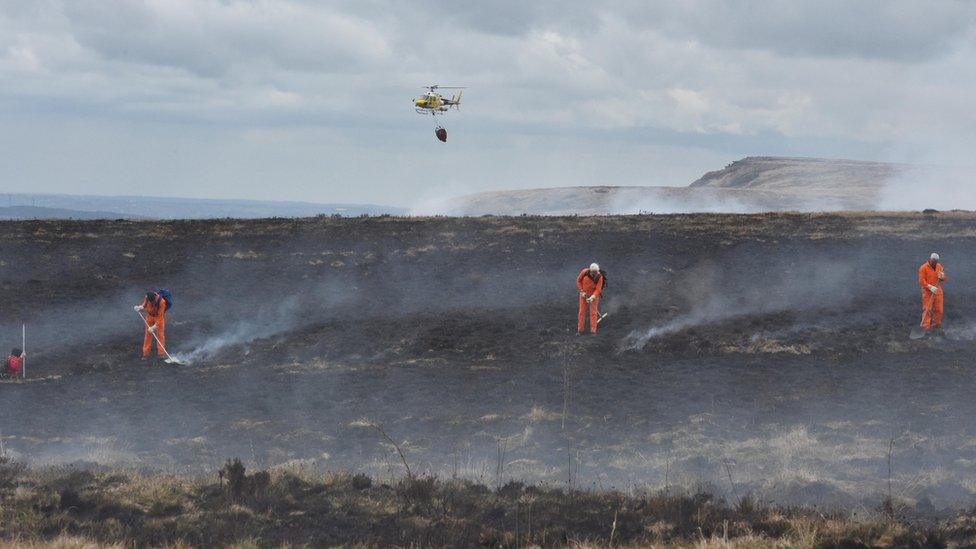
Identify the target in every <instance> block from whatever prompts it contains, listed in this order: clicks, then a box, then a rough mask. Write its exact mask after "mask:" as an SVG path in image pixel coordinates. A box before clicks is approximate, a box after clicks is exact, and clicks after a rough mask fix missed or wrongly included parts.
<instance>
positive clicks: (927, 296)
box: [918, 261, 946, 330]
mask: <svg viewBox="0 0 976 549" xmlns="http://www.w3.org/2000/svg"><path fill="white" fill-rule="evenodd" d="M940 275H941V276H940ZM945 279H946V276H945V271H943V270H942V263H936V264H935V267H933V266H932V265H931V264H930V263H929V262H928V261H926V262H925V263H922V266H921V267H919V268H918V284H919V286H921V287H922V324H921V326H922V328H925V329H926V330H928V329H930V328H933V327H935V328H938V327H940V326H942V307H943V296H942V281H943V280H945ZM929 286H935V287H936V288H938V290H937V291H936V293H934V294H933V293H932V290H929Z"/></svg>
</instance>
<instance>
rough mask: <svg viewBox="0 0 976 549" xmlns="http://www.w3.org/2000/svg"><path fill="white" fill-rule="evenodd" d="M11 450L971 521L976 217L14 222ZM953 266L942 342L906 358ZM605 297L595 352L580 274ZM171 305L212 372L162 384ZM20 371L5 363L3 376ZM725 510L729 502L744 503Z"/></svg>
mask: <svg viewBox="0 0 976 549" xmlns="http://www.w3.org/2000/svg"><path fill="white" fill-rule="evenodd" d="M2 227H3V230H2V231H0V260H2V261H0V328H2V330H0V344H2V345H5V346H6V347H7V348H10V347H13V346H15V345H17V344H18V343H19V342H20V326H21V323H26V324H27V326H28V336H29V341H28V347H29V349H28V353H29V354H28V356H29V359H28V373H29V376H30V379H29V380H28V381H26V382H10V381H5V382H3V383H2V384H0V395H2V396H0V398H2V400H3V406H4V413H3V414H2V418H0V430H2V441H3V445H4V447H5V449H6V450H7V452H9V453H10V454H11V455H12V456H14V457H15V458H16V459H18V460H21V461H23V462H25V463H28V464H30V465H44V464H51V463H74V464H86V465H97V466H101V465H105V466H110V467H118V466H121V467H138V468H146V469H152V470H156V471H171V472H191V473H209V472H212V471H213V469H214V467H215V465H218V464H221V463H222V462H223V460H224V459H225V458H228V457H233V456H238V457H240V458H241V459H242V460H243V461H244V462H245V463H247V464H248V466H249V467H252V468H253V467H259V468H260V467H271V466H277V465H283V464H284V465H289V464H290V465H297V466H301V467H304V468H307V469H331V470H337V469H351V470H353V471H363V472H366V473H368V474H372V475H378V476H384V475H389V474H397V475H398V474H400V473H401V471H400V467H401V464H400V461H399V458H398V457H397V456H396V454H395V453H392V452H391V449H390V447H389V446H388V445H386V444H384V439H383V438H382V437H381V436H379V435H378V432H377V430H376V429H373V428H371V427H370V426H369V425H370V424H371V422H375V423H378V424H381V425H382V426H383V429H384V430H385V431H386V432H387V433H389V434H390V436H391V437H392V438H394V439H395V440H396V441H398V442H402V449H403V451H404V454H405V456H406V458H407V460H408V461H409V462H410V463H411V465H412V467H413V468H414V469H415V470H416V471H418V472H433V473H436V474H438V475H440V476H442V477H443V476H451V475H458V476H464V477H468V478H471V479H474V480H478V481H482V482H485V483H495V482H500V481H504V480H508V479H512V478H514V479H522V480H525V481H532V482H539V481H544V482H552V483H566V482H570V483H574V484H575V485H576V486H579V487H584V488H586V487H603V488H609V487H618V488H626V487H629V486H647V487H651V488H661V487H664V486H666V485H674V486H686V487H688V486H696V485H698V486H702V485H703V486H707V487H710V488H709V489H712V490H715V491H717V492H730V491H732V490H733V489H734V490H735V491H736V492H737V493H739V494H745V493H749V494H754V495H755V496H756V497H757V498H760V499H762V500H764V501H769V500H772V501H775V502H777V503H784V504H785V503H791V502H798V503H804V504H821V503H825V504H836V505H857V504H860V503H871V504H872V505H874V504H876V503H877V501H878V498H879V496H880V494H882V493H885V492H886V491H887V490H888V484H887V478H888V463H889V450H890V454H891V455H890V463H891V476H892V486H893V487H894V488H893V490H894V491H895V492H897V495H898V496H899V497H903V498H909V499H912V500H914V501H919V502H925V504H929V503H931V504H932V505H934V506H936V507H942V506H961V505H967V504H970V503H972V501H973V493H974V490H976V485H974V484H973V480H972V479H973V474H972V473H973V472H974V469H976V436H974V424H973V417H976V399H973V398H972V395H973V394H974V390H976V383H974V376H973V372H972V366H973V359H974V357H976V352H974V347H973V345H972V343H971V341H970V340H971V339H972V338H973V337H974V335H976V323H974V321H976V292H974V288H976V286H974V284H973V281H974V280H976V261H974V260H973V258H974V257H976V232H974V229H973V227H976V216H974V215H972V214H963V213H943V214H934V215H923V214H897V215H894V214H893V215H883V214H878V215H875V214H871V215H868V214H844V215H836V214H830V215H827V214H811V215H800V214H774V215H772V214H771V215H675V216H633V217H594V218H586V217H572V218H534V217H520V218H497V217H485V218H470V219H449V218H418V219H399V218H386V217H380V218H375V217H374V218H359V219H333V218H316V219H299V220H282V219H276V220H253V221H237V220H215V221H174V222H128V221H86V222H80V221H79V222H67V221H59V222H55V221H44V222H41V221H37V222H4V223H3V224H2ZM931 251H938V252H940V253H941V254H942V258H943V261H944V263H945V266H946V270H947V272H948V273H949V275H950V281H949V282H948V283H947V286H946V288H947V289H946V296H947V297H946V328H947V331H948V337H947V338H946V340H944V341H919V342H916V341H908V339H907V335H908V331H909V329H910V327H911V326H912V325H913V324H914V323H916V322H917V321H918V316H919V305H918V293H919V291H918V286H917V283H916V281H915V271H916V269H917V267H918V265H919V264H920V263H921V262H922V261H923V259H924V258H925V257H927V255H928V253H929V252H931ZM591 261H598V262H599V263H600V264H601V266H603V268H604V269H606V270H607V271H608V280H609V287H608V289H607V293H606V299H605V301H604V303H603V305H602V308H603V310H604V311H605V312H609V313H610V315H609V316H608V317H607V320H606V322H605V323H603V324H601V330H600V333H599V334H598V335H597V336H595V337H591V336H584V337H577V336H576V335H575V320H576V305H577V303H576V290H575V287H574V277H575V275H576V273H577V272H578V271H579V269H580V268H582V267H583V266H585V265H588V264H589V263H590V262H591ZM159 286H165V287H167V288H169V289H171V290H172V291H173V293H174V295H175V296H176V305H175V307H174V309H173V311H172V312H171V314H170V315H169V320H168V324H167V336H168V340H169V347H170V350H171V351H172V352H174V354H177V355H179V356H180V357H182V358H184V359H186V360H188V361H189V362H190V365H189V366H186V367H173V366H167V365H163V364H161V363H157V362H154V361H153V362H148V363H147V362H142V361H140V360H139V359H138V353H139V345H140V342H141V337H142V329H141V324H140V321H139V319H138V318H137V317H136V316H135V315H134V314H133V312H132V310H131V307H132V305H134V304H136V303H137V302H138V301H139V300H140V296H141V294H142V292H144V291H145V290H146V289H147V288H150V287H159ZM3 350H4V352H6V351H7V349H3ZM730 481H731V483H730Z"/></svg>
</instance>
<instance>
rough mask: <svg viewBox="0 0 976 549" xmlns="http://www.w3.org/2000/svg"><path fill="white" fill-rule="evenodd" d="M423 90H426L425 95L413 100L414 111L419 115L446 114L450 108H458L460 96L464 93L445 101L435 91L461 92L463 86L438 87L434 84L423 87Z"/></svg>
mask: <svg viewBox="0 0 976 549" xmlns="http://www.w3.org/2000/svg"><path fill="white" fill-rule="evenodd" d="M424 88H426V89H427V93H425V94H423V95H421V96H420V97H418V98H416V99H414V100H413V106H414V110H416V111H417V112H418V113H419V114H429V115H432V116H436V115H438V114H444V113H446V112H447V111H448V110H450V109H451V107H454V108H455V109H458V106H459V105H460V104H461V94H463V93H464V92H463V91H462V92H458V94H457V95H454V96H451V98H450V99H445V98H444V96H443V95H441V94H439V93H437V92H436V91H435V90H438V89H441V90H463V89H464V88H465V86H438V85H437V84H434V85H433V86H424Z"/></svg>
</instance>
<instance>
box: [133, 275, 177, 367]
mask: <svg viewBox="0 0 976 549" xmlns="http://www.w3.org/2000/svg"><path fill="white" fill-rule="evenodd" d="M168 307H169V304H168V303H166V299H164V298H163V297H162V296H160V295H159V294H158V293H157V292H153V291H149V292H146V297H145V298H144V299H143V300H142V304H141V305H136V306H135V307H133V308H134V309H135V310H136V311H137V312H139V313H140V314H141V313H143V312H144V313H146V317H145V318H146V333H145V335H144V336H143V338H142V358H146V357H148V356H149V351H151V350H152V343H153V334H156V339H159V342H157V343H156V355H157V356H161V357H163V356H166V351H164V349H165V348H166V309H167V308H168Z"/></svg>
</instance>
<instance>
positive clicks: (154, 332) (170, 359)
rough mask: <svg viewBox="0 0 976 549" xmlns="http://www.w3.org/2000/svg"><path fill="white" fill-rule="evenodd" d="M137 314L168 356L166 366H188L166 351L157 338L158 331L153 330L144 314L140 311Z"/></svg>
mask: <svg viewBox="0 0 976 549" xmlns="http://www.w3.org/2000/svg"><path fill="white" fill-rule="evenodd" d="M136 314H137V315H139V318H141V319H142V323H143V324H145V325H146V329H147V330H149V333H150V334H152V336H153V339H155V340H156V345H159V348H160V349H162V350H163V353H164V354H166V360H165V361H164V362H166V364H186V363H185V362H182V361H180V360H177V359H175V358H173V357H172V356H171V355H170V354H169V351H167V350H166V346H165V345H163V343H162V342H161V341H159V337H157V336H156V331H155V330H153V329H152V327H151V326H150V325H149V321H148V320H146V317H144V316H142V313H141V312H139V311H136Z"/></svg>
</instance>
